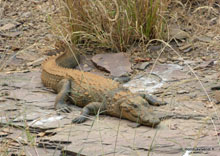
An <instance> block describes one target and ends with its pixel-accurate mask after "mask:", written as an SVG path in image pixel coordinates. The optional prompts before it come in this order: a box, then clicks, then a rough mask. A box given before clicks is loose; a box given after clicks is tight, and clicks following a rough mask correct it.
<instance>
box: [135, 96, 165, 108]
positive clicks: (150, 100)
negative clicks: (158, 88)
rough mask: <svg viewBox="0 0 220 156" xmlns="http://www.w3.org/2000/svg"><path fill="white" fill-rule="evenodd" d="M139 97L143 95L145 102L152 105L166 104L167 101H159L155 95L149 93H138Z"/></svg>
mask: <svg viewBox="0 0 220 156" xmlns="http://www.w3.org/2000/svg"><path fill="white" fill-rule="evenodd" d="M139 95H140V96H141V97H143V98H144V99H145V100H147V102H148V103H149V104H150V105H153V106H161V105H166V104H167V102H165V101H159V100H157V99H156V98H155V97H153V96H151V95H149V94H144V93H143V94H139Z"/></svg>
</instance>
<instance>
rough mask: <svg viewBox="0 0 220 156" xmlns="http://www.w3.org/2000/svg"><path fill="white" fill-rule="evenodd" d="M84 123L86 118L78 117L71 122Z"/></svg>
mask: <svg viewBox="0 0 220 156" xmlns="http://www.w3.org/2000/svg"><path fill="white" fill-rule="evenodd" d="M85 121H86V117H84V116H78V117H76V118H75V119H73V120H72V123H77V124H80V123H83V122H85Z"/></svg>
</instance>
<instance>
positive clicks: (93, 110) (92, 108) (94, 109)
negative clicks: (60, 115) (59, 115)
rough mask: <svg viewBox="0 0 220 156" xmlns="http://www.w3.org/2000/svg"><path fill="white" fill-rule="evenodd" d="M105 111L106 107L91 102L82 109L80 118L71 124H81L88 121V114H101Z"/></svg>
mask: <svg viewBox="0 0 220 156" xmlns="http://www.w3.org/2000/svg"><path fill="white" fill-rule="evenodd" d="M105 110H106V106H105V104H103V103H100V102H91V103H89V104H87V105H86V106H85V107H83V109H82V112H81V114H80V116H78V117H76V118H75V119H73V120H72V122H73V123H82V122H85V121H86V120H87V119H88V116H89V114H97V113H99V112H100V113H103V112H104V111H105Z"/></svg>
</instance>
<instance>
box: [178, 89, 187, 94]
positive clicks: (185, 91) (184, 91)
mask: <svg viewBox="0 0 220 156" xmlns="http://www.w3.org/2000/svg"><path fill="white" fill-rule="evenodd" d="M187 93H189V91H187V90H179V91H177V94H187Z"/></svg>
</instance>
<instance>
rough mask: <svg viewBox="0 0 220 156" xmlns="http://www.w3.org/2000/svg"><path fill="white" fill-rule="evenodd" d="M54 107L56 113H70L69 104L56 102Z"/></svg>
mask: <svg viewBox="0 0 220 156" xmlns="http://www.w3.org/2000/svg"><path fill="white" fill-rule="evenodd" d="M55 109H56V110H57V112H58V114H59V113H70V112H71V111H72V109H71V108H70V106H68V105H67V104H63V103H62V104H60V103H58V104H57V105H56V108H55Z"/></svg>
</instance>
